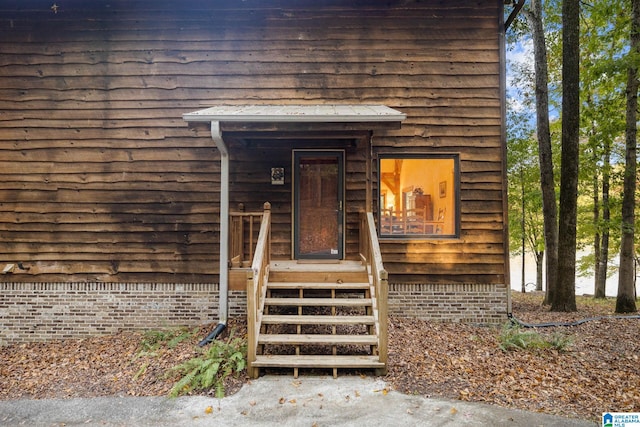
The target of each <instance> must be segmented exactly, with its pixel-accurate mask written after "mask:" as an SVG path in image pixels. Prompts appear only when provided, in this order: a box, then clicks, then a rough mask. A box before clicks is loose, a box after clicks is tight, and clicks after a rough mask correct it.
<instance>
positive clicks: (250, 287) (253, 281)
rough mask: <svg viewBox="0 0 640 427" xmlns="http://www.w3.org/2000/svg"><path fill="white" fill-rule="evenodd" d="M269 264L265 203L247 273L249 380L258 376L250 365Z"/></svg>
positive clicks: (268, 216) (268, 222)
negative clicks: (251, 260) (249, 268)
mask: <svg viewBox="0 0 640 427" xmlns="http://www.w3.org/2000/svg"><path fill="white" fill-rule="evenodd" d="M270 262H271V205H270V204H269V203H268V202H267V203H265V204H264V213H263V215H262V221H261V223H260V233H259V234H258V241H257V243H256V249H255V255H254V256H253V262H252V263H251V270H249V271H248V272H247V340H248V343H247V364H248V374H249V376H250V377H251V378H256V377H257V376H258V371H257V369H256V368H254V367H253V366H252V364H253V362H255V360H256V355H257V351H258V333H259V332H260V331H259V329H260V324H261V322H262V313H263V311H264V299H265V297H266V291H267V286H266V285H267V281H268V279H269V263H270Z"/></svg>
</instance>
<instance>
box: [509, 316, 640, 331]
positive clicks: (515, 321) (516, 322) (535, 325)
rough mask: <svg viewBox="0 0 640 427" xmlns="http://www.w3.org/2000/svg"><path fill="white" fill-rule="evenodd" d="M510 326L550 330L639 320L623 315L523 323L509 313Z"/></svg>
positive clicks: (636, 317) (635, 317)
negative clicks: (608, 321)
mask: <svg viewBox="0 0 640 427" xmlns="http://www.w3.org/2000/svg"><path fill="white" fill-rule="evenodd" d="M507 316H508V317H509V320H510V321H511V323H512V324H514V325H518V326H520V327H521V328H550V327H554V326H578V325H582V324H583V323H587V322H593V321H594V320H603V319H640V315H633V316H625V315H617V316H616V315H611V316H597V317H588V318H586V319H580V320H576V321H575V322H547V323H527V322H523V321H522V320H519V319H518V318H516V317H515V316H514V315H513V313H509V314H508V315H507Z"/></svg>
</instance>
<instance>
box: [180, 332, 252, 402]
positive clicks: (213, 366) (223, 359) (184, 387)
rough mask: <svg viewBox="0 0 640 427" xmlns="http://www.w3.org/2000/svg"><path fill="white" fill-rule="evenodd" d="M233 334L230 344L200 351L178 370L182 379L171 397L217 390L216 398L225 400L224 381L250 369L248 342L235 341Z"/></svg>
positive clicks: (219, 343) (222, 342)
mask: <svg viewBox="0 0 640 427" xmlns="http://www.w3.org/2000/svg"><path fill="white" fill-rule="evenodd" d="M233 335H234V331H231V334H230V335H229V338H227V339H226V340H215V341H213V342H212V343H211V345H210V347H209V349H208V350H203V349H201V348H199V347H198V351H199V352H200V353H201V355H200V356H198V357H194V358H192V359H189V360H187V361H186V362H184V363H182V364H180V365H178V366H175V367H173V368H172V369H171V371H172V372H178V373H180V374H181V375H182V378H181V379H180V380H179V381H178V382H177V383H176V384H175V385H174V386H173V388H172V389H171V391H170V393H169V395H170V396H171V397H176V396H179V395H181V394H186V393H188V392H190V391H192V390H208V389H210V388H212V387H215V395H216V397H218V398H221V397H224V381H225V379H226V378H227V377H228V376H229V375H231V374H234V373H235V374H237V373H239V372H240V371H242V370H243V369H244V368H245V366H246V363H247V362H246V360H247V342H246V340H244V339H242V338H238V337H235V338H234V337H233Z"/></svg>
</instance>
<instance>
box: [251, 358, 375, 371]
mask: <svg viewBox="0 0 640 427" xmlns="http://www.w3.org/2000/svg"><path fill="white" fill-rule="evenodd" d="M251 365H252V366H253V367H256V368H353V369H365V368H376V369H380V368H384V363H382V362H380V361H379V360H378V356H329V355H327V356H316V355H304V356H294V355H258V356H257V357H256V360H255V361H254V362H252V363H251Z"/></svg>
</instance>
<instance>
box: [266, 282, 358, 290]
mask: <svg viewBox="0 0 640 427" xmlns="http://www.w3.org/2000/svg"><path fill="white" fill-rule="evenodd" d="M369 287H370V285H369V284H368V283H366V282H346V283H325V282H269V283H267V289H328V290H331V289H336V290H351V289H354V290H356V289H364V290H366V289H369Z"/></svg>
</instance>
